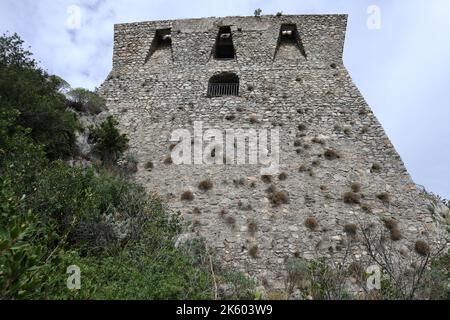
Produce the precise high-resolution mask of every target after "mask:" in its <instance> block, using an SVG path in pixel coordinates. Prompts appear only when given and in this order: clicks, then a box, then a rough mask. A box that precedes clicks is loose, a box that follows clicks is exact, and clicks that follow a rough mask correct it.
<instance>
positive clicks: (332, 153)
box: [324, 149, 341, 161]
mask: <svg viewBox="0 0 450 320" xmlns="http://www.w3.org/2000/svg"><path fill="white" fill-rule="evenodd" d="M324 156H325V159H327V160H330V161H332V160H336V159H339V158H340V157H341V156H340V155H339V154H338V153H337V151H336V150H334V149H328V150H326V151H325V153H324Z"/></svg>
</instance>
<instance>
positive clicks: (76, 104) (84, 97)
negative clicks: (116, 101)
mask: <svg viewBox="0 0 450 320" xmlns="http://www.w3.org/2000/svg"><path fill="white" fill-rule="evenodd" d="M67 96H68V98H69V106H70V107H72V108H73V109H75V110H77V111H79V112H88V113H92V114H99V113H101V112H102V111H104V110H105V109H106V103H105V99H104V98H102V97H100V96H99V95H97V94H96V93H95V92H92V91H90V90H87V89H83V88H76V89H72V90H70V91H69V92H68V93H67Z"/></svg>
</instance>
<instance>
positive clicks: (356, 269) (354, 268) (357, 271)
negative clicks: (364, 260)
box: [347, 261, 366, 280]
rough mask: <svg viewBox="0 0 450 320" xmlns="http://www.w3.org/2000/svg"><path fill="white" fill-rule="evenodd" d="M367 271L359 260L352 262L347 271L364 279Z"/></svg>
mask: <svg viewBox="0 0 450 320" xmlns="http://www.w3.org/2000/svg"><path fill="white" fill-rule="evenodd" d="M365 272H366V271H365V270H364V267H363V265H362V264H361V263H360V262H357V261H353V262H351V263H350V265H349V266H348V268H347V273H348V274H349V275H350V276H352V277H354V278H356V279H358V280H362V279H364V276H365Z"/></svg>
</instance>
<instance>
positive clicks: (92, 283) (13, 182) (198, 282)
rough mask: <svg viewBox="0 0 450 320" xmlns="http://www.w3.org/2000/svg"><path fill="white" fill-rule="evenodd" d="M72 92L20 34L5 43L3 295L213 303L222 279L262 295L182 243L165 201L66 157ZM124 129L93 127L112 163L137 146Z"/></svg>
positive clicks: (0, 208)
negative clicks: (72, 281)
mask: <svg viewBox="0 0 450 320" xmlns="http://www.w3.org/2000/svg"><path fill="white" fill-rule="evenodd" d="M63 87H67V85H66V84H65V82H64V81H63V80H62V79H60V78H57V77H52V76H48V75H47V74H46V73H45V72H43V71H42V70H40V69H39V68H38V67H37V65H36V63H35V61H34V60H32V59H31V58H30V53H29V52H27V51H25V50H23V49H22V41H21V40H20V38H19V37H18V36H17V35H14V36H11V37H8V36H4V37H0V105H1V108H0V299H30V298H31V299H47V298H50V299H68V298H70V299H105V298H106V299H119V298H126V299H182V298H184V299H200V298H202V299H208V298H216V297H219V295H218V294H219V293H218V289H217V288H218V284H221V283H227V284H231V286H232V287H233V288H238V289H239V290H240V291H239V292H237V293H236V292H235V293H232V297H246V298H249V297H252V294H253V293H252V292H253V291H252V288H253V284H252V283H250V282H245V281H243V280H242V279H246V278H245V277H243V276H242V275H240V274H234V273H228V272H227V271H226V270H224V269H223V268H222V267H221V265H220V263H218V261H216V259H215V258H214V253H213V252H211V251H210V250H209V249H208V248H207V247H206V245H205V244H204V243H203V242H198V243H197V244H192V243H190V244H188V243H185V244H184V245H180V246H178V247H176V246H175V243H176V240H177V238H178V236H179V234H180V232H181V230H182V225H181V223H180V221H179V220H178V218H177V216H175V215H171V214H169V213H168V210H167V209H166V208H164V206H163V204H162V202H161V201H160V200H159V199H158V198H156V197H153V196H149V195H148V194H147V193H146V192H145V190H144V189H143V188H142V187H141V186H139V185H136V184H134V183H131V182H129V181H127V180H124V179H122V178H121V177H120V176H116V175H115V174H114V172H111V171H109V170H106V169H104V168H102V167H94V166H90V167H87V168H85V167H72V166H69V165H68V164H67V163H66V162H64V161H63V160H64V158H66V157H67V156H70V155H71V152H72V149H73V145H74V137H75V128H76V126H77V124H76V121H75V116H74V113H73V112H68V111H66V110H65V108H66V105H67V101H66V99H65V96H64V94H63V93H62V90H61V88H63ZM77 92H78V93H80V92H81V93H86V91H83V90H78V91H77ZM73 94H74V92H72V95H73ZM89 97H90V99H91V100H90V101H88V102H85V101H83V103H87V105H89V103H92V96H89ZM97 102H98V101H97ZM95 103H96V102H94V104H95ZM90 108H91V106H89V107H88V109H89V112H93V111H92V109H90ZM94 109H95V107H94ZM116 125H117V122H116V121H115V120H114V119H113V118H112V117H109V118H108V119H107V120H106V121H105V122H104V123H103V124H101V125H100V127H99V128H94V129H93V130H92V136H93V139H94V141H95V143H96V145H95V150H96V151H97V152H98V153H99V154H100V156H101V157H102V159H103V160H104V162H107V163H108V162H109V161H114V160H116V159H117V157H118V156H119V155H120V154H121V153H122V152H123V151H124V150H125V148H126V144H127V142H128V139H127V137H126V136H125V135H123V134H120V132H119V131H118V130H117V128H116ZM70 265H77V266H78V267H80V269H81V272H82V276H81V289H80V290H78V291H71V290H69V289H68V288H67V286H66V283H67V277H68V275H67V274H66V268H67V267H68V266H70ZM213 270H214V272H213ZM230 275H232V276H230Z"/></svg>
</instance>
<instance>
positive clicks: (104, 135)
mask: <svg viewBox="0 0 450 320" xmlns="http://www.w3.org/2000/svg"><path fill="white" fill-rule="evenodd" d="M117 125H118V121H117V120H116V119H114V117H113V116H108V118H107V119H106V120H105V121H104V122H102V123H101V124H100V126H99V127H98V128H96V127H91V128H90V130H91V137H92V140H93V142H94V143H95V145H94V150H95V152H97V153H98V154H99V155H100V157H101V159H102V161H104V162H105V163H108V164H112V163H114V161H116V160H117V159H118V158H119V157H120V155H121V154H123V152H124V151H125V150H126V149H127V147H128V146H127V144H128V138H127V136H126V135H125V134H121V133H120V131H119V130H118V129H117Z"/></svg>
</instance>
